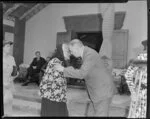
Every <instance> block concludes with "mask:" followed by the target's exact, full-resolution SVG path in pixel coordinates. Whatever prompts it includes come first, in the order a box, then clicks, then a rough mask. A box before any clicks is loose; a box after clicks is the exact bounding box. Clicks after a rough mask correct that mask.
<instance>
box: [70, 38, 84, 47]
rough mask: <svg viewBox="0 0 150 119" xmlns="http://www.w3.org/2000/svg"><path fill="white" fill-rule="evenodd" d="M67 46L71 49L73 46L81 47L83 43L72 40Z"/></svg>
mask: <svg viewBox="0 0 150 119" xmlns="http://www.w3.org/2000/svg"><path fill="white" fill-rule="evenodd" d="M69 45H70V46H72V47H74V46H78V47H82V46H83V43H82V41H80V40H79V39H73V40H72V41H70V43H69Z"/></svg>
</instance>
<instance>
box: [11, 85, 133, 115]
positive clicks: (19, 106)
mask: <svg viewBox="0 0 150 119" xmlns="http://www.w3.org/2000/svg"><path fill="white" fill-rule="evenodd" d="M15 88H16V91H15V93H14V104H13V109H14V114H16V115H18V116H21V115H23V116H30V115H31V116H39V115H40V109H41V97H40V96H39V95H38V91H39V88H38V87H37V86H34V85H33V86H32V85H29V86H27V87H26V86H25V87H22V86H20V85H17V86H16V87H15ZM67 99H68V102H67V107H68V111H69V115H70V116H84V114H85V109H86V104H87V102H88V101H89V98H88V96H87V92H86V90H85V89H75V88H68V90H67ZM129 103H130V101H129V96H128V97H127V96H120V95H117V96H114V98H113V101H112V104H111V108H110V116H112V117H124V115H125V108H126V107H127V105H129Z"/></svg>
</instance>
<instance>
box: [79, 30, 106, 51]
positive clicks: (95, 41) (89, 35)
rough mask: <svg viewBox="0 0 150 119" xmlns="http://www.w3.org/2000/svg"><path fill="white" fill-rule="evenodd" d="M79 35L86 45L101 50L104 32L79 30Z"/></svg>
mask: <svg viewBox="0 0 150 119" xmlns="http://www.w3.org/2000/svg"><path fill="white" fill-rule="evenodd" d="M77 37H78V39H80V40H81V41H82V42H83V44H84V45H86V46H89V47H91V48H93V49H94V50H96V51H97V52H99V51H100V48H101V45H102V42H103V36H102V32H101V31H99V32H77Z"/></svg>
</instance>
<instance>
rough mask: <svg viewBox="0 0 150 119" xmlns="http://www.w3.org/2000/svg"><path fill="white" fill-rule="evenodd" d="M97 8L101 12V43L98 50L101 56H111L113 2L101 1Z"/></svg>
mask: <svg viewBox="0 0 150 119" xmlns="http://www.w3.org/2000/svg"><path fill="white" fill-rule="evenodd" d="M99 10H100V13H101V14H102V18H103V23H102V34H103V43H102V46H101V50H100V55H101V56H107V57H108V58H110V59H111V57H112V41H111V39H112V35H113V30H114V13H115V12H114V10H115V9H114V3H101V4H99Z"/></svg>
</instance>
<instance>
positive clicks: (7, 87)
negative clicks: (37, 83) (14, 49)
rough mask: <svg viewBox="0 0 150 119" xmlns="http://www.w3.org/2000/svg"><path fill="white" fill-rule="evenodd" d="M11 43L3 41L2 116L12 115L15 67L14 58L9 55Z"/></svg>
mask: <svg viewBox="0 0 150 119" xmlns="http://www.w3.org/2000/svg"><path fill="white" fill-rule="evenodd" d="M12 44H13V42H11V41H7V40H3V99H4V100H3V102H4V116H11V115H12V104H13V91H14V87H13V79H14V78H15V77H16V76H15V77H13V76H12V75H11V74H12V72H13V66H16V63H15V60H14V57H13V56H11V55H10V48H11V45H12Z"/></svg>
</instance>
